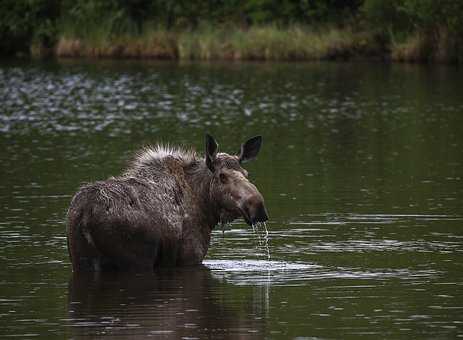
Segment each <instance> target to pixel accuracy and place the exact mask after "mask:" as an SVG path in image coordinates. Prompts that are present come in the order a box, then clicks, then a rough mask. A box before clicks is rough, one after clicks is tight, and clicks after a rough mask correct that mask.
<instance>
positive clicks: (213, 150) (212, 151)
mask: <svg viewBox="0 0 463 340" xmlns="http://www.w3.org/2000/svg"><path fill="white" fill-rule="evenodd" d="M218 149H219V144H217V142H216V141H215V139H214V137H212V136H211V135H210V134H207V133H206V165H207V167H208V168H209V170H211V171H212V172H214V160H215V157H216V156H217V150H218Z"/></svg>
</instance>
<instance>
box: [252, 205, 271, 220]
mask: <svg viewBox="0 0 463 340" xmlns="http://www.w3.org/2000/svg"><path fill="white" fill-rule="evenodd" d="M253 220H254V222H265V221H267V220H268V215H267V209H265V206H264V204H263V203H261V204H259V205H258V207H257V209H256V214H255V216H254V218H253Z"/></svg>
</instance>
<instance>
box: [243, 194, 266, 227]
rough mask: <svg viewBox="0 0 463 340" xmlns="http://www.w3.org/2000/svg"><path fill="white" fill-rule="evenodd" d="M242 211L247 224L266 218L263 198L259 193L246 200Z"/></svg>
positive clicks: (263, 220)
mask: <svg viewBox="0 0 463 340" xmlns="http://www.w3.org/2000/svg"><path fill="white" fill-rule="evenodd" d="M242 212H243V218H244V219H245V221H246V223H247V224H249V225H253V224H256V223H258V222H265V221H267V220H268V214H267V209H266V208H265V205H264V200H263V198H262V196H261V195H256V196H253V197H251V198H249V199H248V200H247V201H246V203H245V205H244V208H243V209H242Z"/></svg>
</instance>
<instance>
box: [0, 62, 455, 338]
mask: <svg viewBox="0 0 463 340" xmlns="http://www.w3.org/2000/svg"><path fill="white" fill-rule="evenodd" d="M462 89H463V70H461V69H457V68H452V67H438V66H435V67H425V66H406V65H385V64H360V63H358V64H336V63H321V64H318V63H312V64H298V63H295V64H231V65H226V64H185V65H177V64H172V63H142V62H98V63H91V64H86V63H83V62H69V61H66V62H62V63H60V64H29V63H9V62H2V63H0V147H1V151H0V164H1V166H0V171H1V173H0V174H1V177H0V336H7V337H13V336H16V337H19V338H28V337H41V338H47V339H51V338H57V339H62V338H81V337H90V338H92V337H97V336H105V335H106V336H109V337H111V338H112V337H115V336H117V338H127V339H128V338H130V339H133V338H137V337H139V338H144V337H147V336H155V337H161V338H172V339H177V338H181V337H186V338H190V339H191V338H201V339H204V338H272V339H273V338H275V339H291V338H320V339H326V338H345V339H359V338H365V339H378V338H391V339H397V338H402V339H417V338H429V339H430V338H439V339H447V338H456V337H463V206H462V199H463V181H462V177H463V90H462ZM206 131H207V132H210V133H212V134H213V135H214V136H215V137H216V138H217V139H218V141H219V143H220V145H221V147H222V150H224V151H228V152H233V151H237V150H238V148H239V144H240V143H241V142H242V141H244V140H245V139H246V138H247V137H250V136H253V135H255V134H262V135H263V137H264V147H263V150H262V152H261V154H260V156H259V159H258V160H257V161H255V162H254V163H250V164H249V166H248V167H247V168H248V170H249V172H250V176H251V178H252V180H253V181H254V182H255V183H256V185H257V186H258V187H259V188H260V190H261V192H262V193H263V194H264V196H265V199H266V202H267V207H268V210H269V214H270V217H271V220H270V221H269V223H267V226H268V229H269V233H270V234H269V242H268V250H269V252H270V255H271V257H270V260H269V259H268V258H267V248H266V246H265V240H264V238H263V236H264V232H263V230H259V231H258V232H256V233H255V232H253V231H252V229H250V228H248V227H247V226H246V225H245V224H244V223H243V222H242V221H237V222H236V223H234V224H233V225H232V226H231V228H230V229H227V230H225V232H224V233H222V230H220V229H218V230H216V231H215V232H214V235H213V241H212V245H211V248H210V251H209V254H208V256H207V258H206V261H205V263H204V266H203V267H199V268H187V269H178V270H170V271H163V272H161V273H156V274H153V275H136V276H135V275H130V276H129V275H124V274H119V275H104V276H95V277H93V276H91V275H90V276H79V277H74V278H73V277H72V273H71V269H70V265H69V260H68V256H67V248H66V237H65V225H64V216H65V212H66V209H67V206H68V203H69V200H70V198H71V195H72V194H73V193H74V192H75V191H76V190H77V188H78V187H79V185H80V184H81V183H83V182H88V181H94V180H97V179H103V178H106V177H108V176H111V175H116V174H118V173H120V172H121V170H122V169H123V168H124V166H125V164H126V162H127V160H128V159H129V158H130V155H131V154H132V153H133V152H134V151H135V150H137V149H138V148H139V147H141V146H142V145H145V144H149V143H155V142H157V141H164V142H169V143H172V144H183V145H191V146H194V147H196V148H197V149H199V150H201V149H202V145H203V138H204V133H205V132H206Z"/></svg>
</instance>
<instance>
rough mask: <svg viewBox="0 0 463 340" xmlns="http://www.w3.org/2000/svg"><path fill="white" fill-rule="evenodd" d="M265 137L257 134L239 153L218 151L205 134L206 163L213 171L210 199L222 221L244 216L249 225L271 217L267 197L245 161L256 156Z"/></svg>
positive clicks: (216, 145)
mask: <svg viewBox="0 0 463 340" xmlns="http://www.w3.org/2000/svg"><path fill="white" fill-rule="evenodd" d="M261 145H262V137H261V136H256V137H253V138H251V139H249V140H247V141H246V142H245V143H243V144H242V145H241V149H240V151H239V153H238V154H237V155H229V154H227V153H221V152H220V153H219V152H218V148H219V145H218V144H217V142H216V140H215V139H214V138H213V137H212V136H210V135H206V165H207V167H208V169H209V170H210V172H211V173H212V180H211V183H210V195H211V199H212V200H213V201H214V202H215V203H216V204H217V206H218V208H219V211H220V221H221V222H224V223H226V222H231V221H233V220H234V219H236V218H239V217H243V218H244V220H245V221H246V223H247V224H248V225H254V224H256V223H259V222H265V221H267V220H268V215H267V210H266V208H265V205H264V198H263V197H262V194H261V193H260V192H259V190H257V188H256V186H255V185H254V184H252V183H251V182H250V181H249V179H248V172H247V171H246V170H245V169H244V168H243V167H242V164H243V163H245V162H248V161H251V160H253V159H254V158H256V157H257V154H258V153H259V150H260V147H261Z"/></svg>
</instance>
